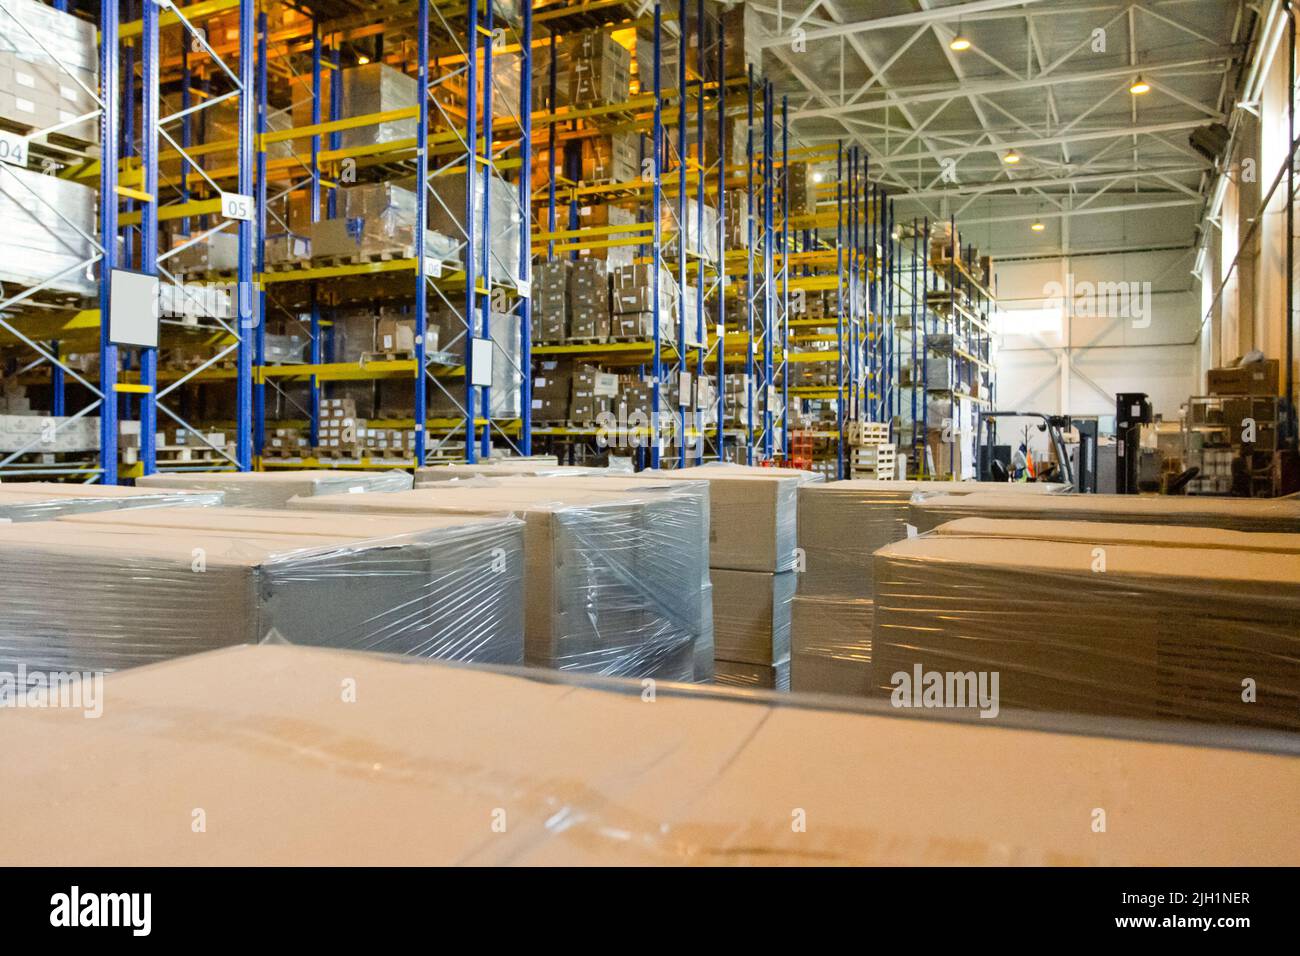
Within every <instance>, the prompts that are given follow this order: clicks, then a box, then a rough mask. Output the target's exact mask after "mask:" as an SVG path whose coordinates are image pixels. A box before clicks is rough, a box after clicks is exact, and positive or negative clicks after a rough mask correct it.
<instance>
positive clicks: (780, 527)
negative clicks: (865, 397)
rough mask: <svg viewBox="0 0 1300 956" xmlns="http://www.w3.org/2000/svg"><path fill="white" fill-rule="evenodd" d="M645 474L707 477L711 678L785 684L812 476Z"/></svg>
mask: <svg viewBox="0 0 1300 956" xmlns="http://www.w3.org/2000/svg"><path fill="white" fill-rule="evenodd" d="M645 475H646V477H648V478H649V477H653V478H654V479H657V480H660V481H692V480H694V481H699V480H705V481H707V482H708V483H709V576H710V578H711V580H712V582H713V628H714V638H713V639H714V680H715V681H716V682H717V683H719V684H729V685H733V686H743V687H756V688H768V689H775V690H789V689H790V611H791V604H792V602H793V599H794V594H795V576H796V570H795V569H796V568H797V567H798V564H799V556H798V553H797V552H796V550H795V545H796V535H797V526H798V525H797V522H798V510H797V509H798V490H799V488H800V487H801V486H802V485H803V484H804V483H805V482H807V481H814V480H816V478H815V476H813V475H812V474H811V473H809V472H805V471H794V470H790V469H782V468H747V467H743V466H740V465H707V466H704V467H701V468H685V469H681V470H679V471H661V472H653V473H652V472H646V473H645Z"/></svg>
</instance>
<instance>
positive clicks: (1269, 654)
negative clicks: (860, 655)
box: [872, 496, 1300, 731]
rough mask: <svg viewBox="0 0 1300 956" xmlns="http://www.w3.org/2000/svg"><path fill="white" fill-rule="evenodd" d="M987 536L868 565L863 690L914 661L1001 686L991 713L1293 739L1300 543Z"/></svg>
mask: <svg viewBox="0 0 1300 956" xmlns="http://www.w3.org/2000/svg"><path fill="white" fill-rule="evenodd" d="M1080 497H1088V498H1091V497H1092V496H1080ZM1026 500H1028V499H1026ZM1033 500H1045V499H1033ZM1021 503H1024V502H1021ZM987 524H991V525H994V527H993V528H991V529H988V533H972V530H971V529H956V530H954V529H948V531H947V532H946V533H943V532H941V533H940V534H937V535H927V536H923V537H919V538H911V539H908V540H906V541H900V542H896V543H894V544H891V545H888V546H887V547H885V548H882V549H881V550H880V551H878V552H877V553H876V556H875V632H874V642H873V646H872V669H873V672H874V673H873V677H872V686H873V693H875V694H878V695H881V696H887V695H889V694H891V693H892V691H893V689H894V688H893V683H892V677H891V675H894V674H897V673H900V672H901V673H906V674H911V673H913V671H914V669H915V667H916V666H917V665H920V666H921V667H923V669H924V670H926V671H932V672H940V673H952V674H958V673H962V674H964V673H970V672H979V673H985V674H989V673H996V674H998V675H999V678H998V680H999V686H1000V690H999V693H1000V705H999V706H1000V707H1001V708H1007V709H1028V710H1034V711H1039V712H1068V713H1087V714H1095V715H1101V716H1105V717H1110V718H1114V717H1133V718H1140V719H1151V720H1170V719H1172V720H1190V721H1206V722H1212V723H1216V724H1235V725H1241V726H1253V727H1271V728H1276V729H1286V730H1291V731H1294V730H1297V729H1300V716H1298V715H1300V661H1297V659H1296V657H1295V656H1294V655H1292V654H1290V653H1289V652H1287V651H1286V650H1285V648H1286V647H1287V646H1289V645H1293V644H1294V621H1295V616H1296V614H1297V611H1298V610H1300V538H1296V537H1294V536H1290V535H1264V536H1263V537H1264V538H1266V539H1269V540H1267V541H1264V542H1260V543H1258V544H1257V543H1255V541H1254V540H1253V539H1255V538H1257V537H1259V536H1257V535H1242V534H1239V533H1236V532H1230V531H1222V530H1217V529H1203V528H1187V527H1163V528H1162V527H1144V526H1137V525H1128V526H1126V525H1119V526H1110V525H1092V526H1081V525H1079V524H1076V523H1073V522H1064V523H1058V522H1042V521H1030V522H1023V523H1019V522H1017V523H1013V524H1014V526H1013V527H1009V528H1008V527H997V525H1001V524H1003V523H1002V522H989V523H987ZM1279 538H1290V540H1289V541H1279V540H1277V539H1279ZM1061 594H1068V595H1069V600H1068V601H1062V600H1061V599H1060V595H1061ZM1188 595H1195V600H1193V601H1189V600H1188ZM1247 677H1248V678H1250V679H1251V680H1252V681H1254V682H1255V685H1253V686H1257V688H1258V691H1257V698H1256V699H1255V700H1253V701H1249V702H1248V701H1247V700H1246V699H1245V698H1244V695H1243V683H1242V682H1243V680H1244V679H1245V678H1247Z"/></svg>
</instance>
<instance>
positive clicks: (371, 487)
mask: <svg viewBox="0 0 1300 956" xmlns="http://www.w3.org/2000/svg"><path fill="white" fill-rule="evenodd" d="M136 486H137V487H140V488H149V489H155V488H177V489H188V490H191V491H219V492H222V493H224V495H225V501H224V503H225V504H226V505H227V506H229V507H241V508H283V507H284V506H285V505H286V504H287V503H288V501H289V499H290V498H309V497H314V496H317V495H339V494H349V493H351V494H355V493H357V492H362V491H405V490H407V489H409V488H410V487H411V476H410V475H409V474H407V473H406V472H404V471H398V470H392V471H326V470H320V471H283V472H281V471H215V472H186V473H184V474H181V473H176V474H156V475H144V476H142V477H140V478H137V479H136Z"/></svg>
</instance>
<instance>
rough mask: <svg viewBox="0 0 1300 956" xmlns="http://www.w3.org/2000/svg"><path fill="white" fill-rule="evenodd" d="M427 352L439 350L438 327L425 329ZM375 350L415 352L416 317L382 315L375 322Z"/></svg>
mask: <svg viewBox="0 0 1300 956" xmlns="http://www.w3.org/2000/svg"><path fill="white" fill-rule="evenodd" d="M424 350H425V353H426V354H427V353H429V352H436V351H438V329H437V327H426V328H425V330H424ZM374 351H375V352H383V353H404V354H407V355H414V354H415V319H402V318H397V317H396V316H390V315H381V316H380V317H379V319H378V321H377V322H376V324H375V342H374Z"/></svg>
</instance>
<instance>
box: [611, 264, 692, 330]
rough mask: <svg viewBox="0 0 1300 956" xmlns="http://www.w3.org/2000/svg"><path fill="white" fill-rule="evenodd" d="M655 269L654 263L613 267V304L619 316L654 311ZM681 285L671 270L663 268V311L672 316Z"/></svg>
mask: <svg viewBox="0 0 1300 956" xmlns="http://www.w3.org/2000/svg"><path fill="white" fill-rule="evenodd" d="M654 276H655V268H654V265H653V264H650V263H641V264H639V265H630V266H619V267H618V268H615V269H611V270H610V285H611V287H612V290H613V294H612V303H613V310H614V313H615V314H616V315H622V314H627V313H635V312H646V313H648V312H653V310H654V307H655V299H656V295H655V281H654ZM676 290H677V286H676V284H675V283H674V282H673V277H672V274H671V272H670V271H669V270H668V269H666V268H661V269H660V270H659V294H658V296H657V298H658V300H659V314H660V316H661V317H662V316H665V315H668V316H671V315H672V314H673V313H674V312H675V309H674V305H675V304H676V298H675V294H676Z"/></svg>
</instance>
